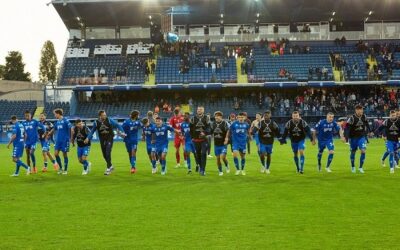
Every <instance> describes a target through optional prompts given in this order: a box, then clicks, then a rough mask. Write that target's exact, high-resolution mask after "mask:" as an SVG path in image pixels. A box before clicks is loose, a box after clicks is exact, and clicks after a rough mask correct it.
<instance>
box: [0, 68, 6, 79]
mask: <svg viewBox="0 0 400 250" xmlns="http://www.w3.org/2000/svg"><path fill="white" fill-rule="evenodd" d="M4 71H5V69H4V65H0V79H3V76H4Z"/></svg>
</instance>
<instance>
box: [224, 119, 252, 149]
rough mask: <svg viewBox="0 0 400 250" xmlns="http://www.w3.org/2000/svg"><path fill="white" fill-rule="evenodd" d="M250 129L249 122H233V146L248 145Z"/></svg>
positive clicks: (231, 127) (231, 128)
mask: <svg viewBox="0 0 400 250" xmlns="http://www.w3.org/2000/svg"><path fill="white" fill-rule="evenodd" d="M249 128H250V125H249V124H248V123H247V122H243V123H240V122H239V121H235V122H233V123H232V125H231V126H230V128H229V130H230V133H231V135H232V142H233V144H246V143H247V136H248V131H249Z"/></svg>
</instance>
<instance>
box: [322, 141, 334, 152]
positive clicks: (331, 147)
mask: <svg viewBox="0 0 400 250" xmlns="http://www.w3.org/2000/svg"><path fill="white" fill-rule="evenodd" d="M318 148H319V151H324V150H325V148H327V149H328V150H329V151H333V150H335V145H334V144H333V140H329V141H320V140H318Z"/></svg>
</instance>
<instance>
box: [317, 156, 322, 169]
mask: <svg viewBox="0 0 400 250" xmlns="http://www.w3.org/2000/svg"><path fill="white" fill-rule="evenodd" d="M317 157H318V168H319V169H321V159H322V152H318V156H317Z"/></svg>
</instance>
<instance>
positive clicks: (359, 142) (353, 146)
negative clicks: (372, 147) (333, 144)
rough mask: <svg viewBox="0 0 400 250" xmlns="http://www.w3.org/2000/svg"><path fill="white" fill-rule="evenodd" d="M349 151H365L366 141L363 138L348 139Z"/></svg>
mask: <svg viewBox="0 0 400 250" xmlns="http://www.w3.org/2000/svg"><path fill="white" fill-rule="evenodd" d="M349 143H350V150H351V151H356V150H357V149H360V150H365V149H366V148H367V140H366V139H365V137H364V136H363V137H358V138H350V139H349Z"/></svg>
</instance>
